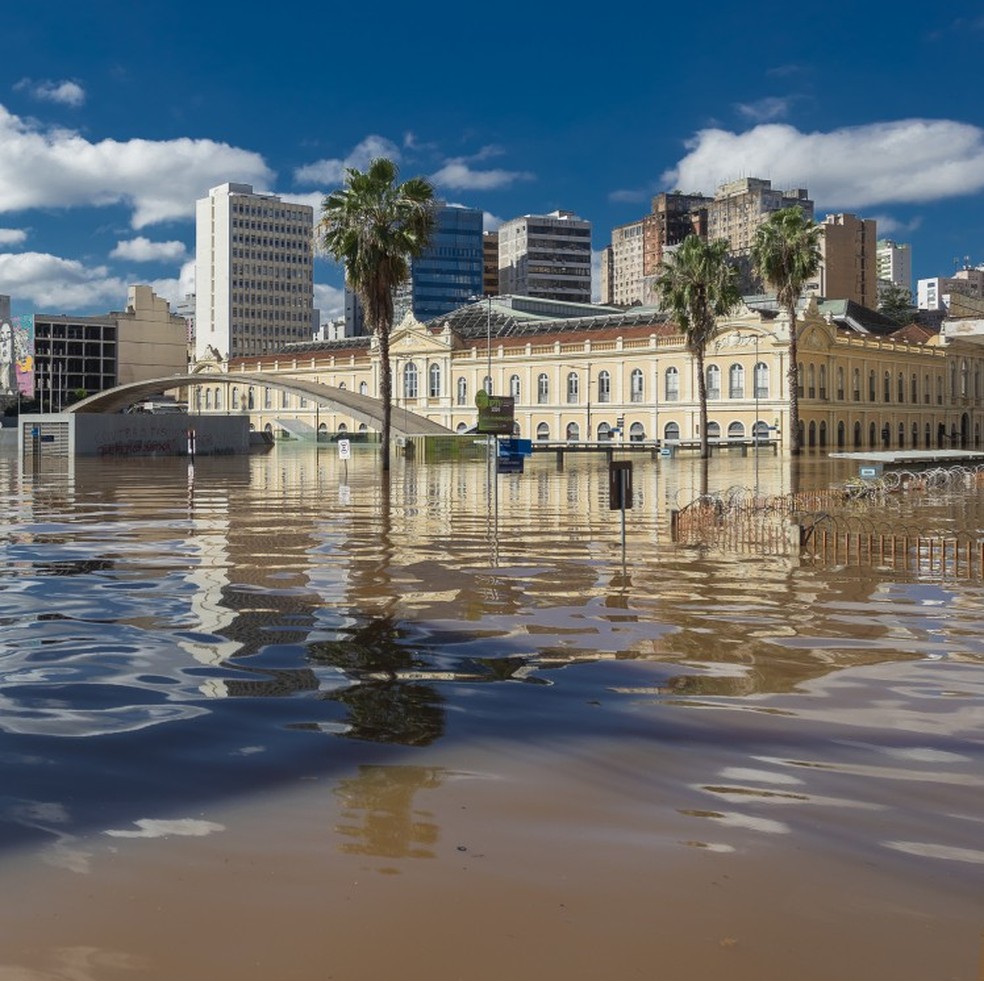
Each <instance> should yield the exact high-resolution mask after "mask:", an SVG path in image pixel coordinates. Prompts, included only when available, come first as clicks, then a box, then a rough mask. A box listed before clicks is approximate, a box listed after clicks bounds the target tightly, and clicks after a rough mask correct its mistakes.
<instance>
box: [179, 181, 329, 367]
mask: <svg viewBox="0 0 984 981" xmlns="http://www.w3.org/2000/svg"><path fill="white" fill-rule="evenodd" d="M195 212H196V257H195V287H196V298H195V352H196V357H197V358H198V359H202V358H205V357H207V356H208V351H209V349H212V350H214V351H216V352H217V353H218V354H219V355H220V356H222V357H238V356H240V355H246V354H262V353H264V352H265V351H269V350H279V349H280V348H282V347H283V345H284V344H288V343H291V342H292V341H293V342H298V341H304V340H307V339H309V338H310V337H312V336H313V333H314V329H315V326H316V324H317V313H316V311H315V309H314V241H313V239H314V209H313V208H312V207H310V205H302V204H289V203H287V202H285V201H282V200H281V199H280V198H279V197H277V196H276V195H273V194H256V193H254V191H253V187H252V185H251V184H232V183H230V184H222V185H220V186H219V187H213V188H212V189H211V190H210V191H209V192H208V197H205V198H201V199H199V201H198V202H197V203H196V209H195Z"/></svg>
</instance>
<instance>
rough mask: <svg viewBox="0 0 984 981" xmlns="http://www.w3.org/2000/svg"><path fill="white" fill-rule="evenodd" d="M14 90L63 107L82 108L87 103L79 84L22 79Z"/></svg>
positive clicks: (83, 90)
mask: <svg viewBox="0 0 984 981" xmlns="http://www.w3.org/2000/svg"><path fill="white" fill-rule="evenodd" d="M14 88H15V89H16V90H17V91H22V92H28V93H29V94H30V95H32V96H33V97H34V98H35V99H40V100H41V101H42V102H57V103H59V104H60V105H63V106H80V105H82V103H83V102H85V89H83V88H82V86H81V85H79V83H78V82H72V81H68V80H66V81H62V82H52V81H50V80H48V79H42V80H40V81H33V80H31V79H30V78H22V79H21V80H20V81H19V82H18V83H17V84H16V85H15V86H14Z"/></svg>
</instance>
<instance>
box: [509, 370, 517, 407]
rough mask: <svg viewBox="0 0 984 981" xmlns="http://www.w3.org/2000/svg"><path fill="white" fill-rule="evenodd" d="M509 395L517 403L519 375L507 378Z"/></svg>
mask: <svg viewBox="0 0 984 981" xmlns="http://www.w3.org/2000/svg"><path fill="white" fill-rule="evenodd" d="M509 394H510V395H511V396H512V397H513V398H514V399H515V400H516V401H517V402H518V401H519V375H511V376H510V378H509Z"/></svg>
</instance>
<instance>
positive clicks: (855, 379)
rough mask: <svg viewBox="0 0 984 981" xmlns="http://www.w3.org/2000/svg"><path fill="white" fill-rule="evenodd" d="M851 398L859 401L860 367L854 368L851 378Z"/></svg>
mask: <svg viewBox="0 0 984 981" xmlns="http://www.w3.org/2000/svg"><path fill="white" fill-rule="evenodd" d="M851 398H852V399H854V401H855V402H860V401H861V369H860V368H855V369H854V372H853V373H852V380H851Z"/></svg>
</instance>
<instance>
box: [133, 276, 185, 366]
mask: <svg viewBox="0 0 984 981" xmlns="http://www.w3.org/2000/svg"><path fill="white" fill-rule="evenodd" d="M117 323H118V328H117V331H118V333H117V384H119V385H127V384H129V383H131V382H139V381H149V380H150V379H152V378H164V377H166V376H167V375H178V374H184V373H185V372H186V371H187V370H188V325H187V324H186V323H185V320H184V318H183V317H179V316H177V315H176V314H172V313H171V311H170V308H169V306H168V303H167V300H165V299H164V298H163V297H160V296H157V294H155V293H154V291H153V290H152V289H151V288H150V287H149V286H131V287H130V289H129V297H128V301H127V309H126V312H125V313H121V314H118V315H117Z"/></svg>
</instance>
